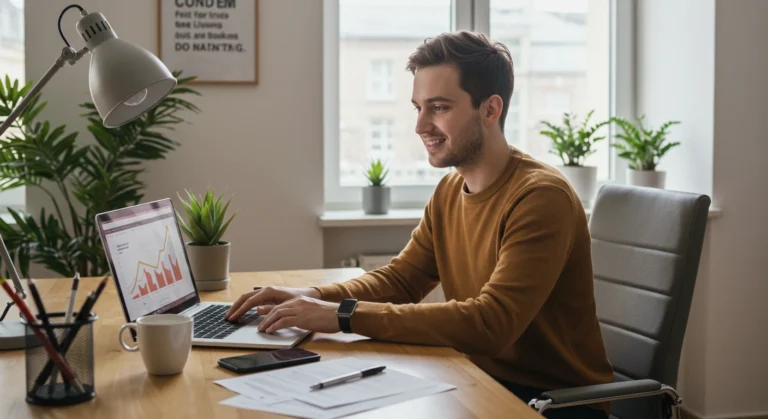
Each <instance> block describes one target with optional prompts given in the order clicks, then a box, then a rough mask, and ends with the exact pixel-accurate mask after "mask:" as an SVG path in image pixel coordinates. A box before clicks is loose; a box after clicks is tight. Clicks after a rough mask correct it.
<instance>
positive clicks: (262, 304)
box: [224, 287, 320, 321]
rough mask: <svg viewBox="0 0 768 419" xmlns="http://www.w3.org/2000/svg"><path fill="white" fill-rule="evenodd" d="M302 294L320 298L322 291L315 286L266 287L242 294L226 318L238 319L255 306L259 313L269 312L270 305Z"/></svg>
mask: <svg viewBox="0 0 768 419" xmlns="http://www.w3.org/2000/svg"><path fill="white" fill-rule="evenodd" d="M301 296H306V297H313V298H320V292H319V291H318V290H316V289H314V288H285V287H264V288H262V289H259V290H254V291H251V292H247V293H245V294H243V295H241V296H240V297H239V298H238V299H237V301H235V303H234V304H232V307H230V308H229V311H227V314H225V315H224V319H225V320H229V321H236V320H237V319H239V318H240V317H242V315H243V314H245V313H246V312H247V311H248V310H250V309H252V308H254V307H257V308H256V311H257V312H258V313H259V314H262V315H264V314H267V313H269V309H270V307H269V306H272V305H277V304H281V303H284V302H286V301H289V300H292V299H294V298H296V297H301Z"/></svg>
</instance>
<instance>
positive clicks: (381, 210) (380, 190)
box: [363, 186, 392, 215]
mask: <svg viewBox="0 0 768 419" xmlns="http://www.w3.org/2000/svg"><path fill="white" fill-rule="evenodd" d="M391 195H392V194H391V188H390V187H389V186H366V187H365V188H363V211H365V213H366V214H371V215H383V214H386V213H388V212H389V206H390V203H391V201H392V196H391Z"/></svg>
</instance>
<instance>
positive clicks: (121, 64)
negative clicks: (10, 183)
mask: <svg viewBox="0 0 768 419" xmlns="http://www.w3.org/2000/svg"><path fill="white" fill-rule="evenodd" d="M72 8H77V9H78V10H80V15H81V18H80V20H79V21H78V22H77V25H76V28H77V32H78V33H79V34H80V36H81V37H82V38H83V41H85V47H83V48H82V49H81V50H80V51H75V50H74V49H73V48H72V47H71V46H70V45H69V42H68V41H67V38H66V37H65V36H64V32H62V30H61V18H62V17H63V16H64V13H65V12H66V11H67V10H69V9H72ZM59 35H61V39H62V40H63V41H64V44H65V45H66V46H65V47H64V48H62V50H61V55H60V56H59V58H57V59H56V62H54V64H53V65H52V66H51V68H49V69H48V71H47V72H46V73H45V74H44V75H43V77H42V78H41V79H40V80H38V81H37V83H35V85H34V86H32V89H30V91H29V93H28V94H27V95H26V96H25V97H24V99H23V100H22V101H21V102H20V103H19V105H18V106H16V108H14V109H13V111H12V112H11V114H10V115H9V116H8V118H7V119H6V120H5V121H3V123H2V125H0V137H2V135H3V133H5V131H6V130H7V129H8V128H9V127H10V126H11V124H12V123H13V121H15V120H16V118H18V117H19V115H21V113H22V112H23V111H24V109H25V108H26V107H27V106H28V105H29V103H30V102H31V101H32V100H33V99H34V98H35V97H36V96H37V95H38V94H39V93H40V90H42V88H43V86H45V85H46V84H47V83H48V82H49V81H50V80H51V78H52V77H53V76H54V75H55V74H56V72H57V71H58V70H59V69H60V68H62V67H64V64H66V63H68V64H70V65H74V64H75V63H76V62H77V61H78V60H80V58H82V57H83V56H84V55H86V54H87V53H90V56H91V65H90V69H89V72H88V85H89V88H90V91H91V99H92V100H93V103H94V105H96V110H97V111H98V112H99V116H100V117H101V119H102V120H103V121H104V126H105V127H107V128H114V127H118V126H120V125H123V124H125V123H127V122H131V121H133V120H134V119H136V118H139V117H140V116H141V115H143V114H144V112H146V111H148V110H150V109H152V108H153V107H154V106H155V105H157V104H158V103H160V101H162V100H163V99H164V98H165V97H166V96H167V95H168V94H169V93H171V91H172V90H173V89H174V88H175V87H176V79H175V78H174V77H173V75H172V74H171V72H170V71H168V68H166V66H165V65H164V64H163V63H162V61H160V59H158V58H157V57H156V56H154V55H153V54H152V53H151V52H149V51H147V50H145V49H144V48H141V47H138V46H136V45H133V44H131V43H129V42H126V41H123V40H122V39H119V38H118V37H117V34H115V31H114V30H113V29H112V25H110V24H109V22H108V21H107V19H106V18H105V17H104V15H103V14H101V13H88V12H86V11H85V9H83V8H82V7H80V6H79V5H76V4H73V5H71V6H67V7H65V8H64V10H62V11H61V14H59ZM0 146H1V145H0ZM0 257H2V261H3V265H4V267H5V270H7V271H8V272H9V273H10V274H11V279H12V281H13V285H14V287H15V289H16V293H17V294H19V295H20V296H21V297H22V298H26V293H25V292H24V288H23V287H22V285H21V281H20V280H19V276H18V274H17V273H16V268H15V267H14V265H13V261H12V260H11V257H10V255H9V254H8V249H7V248H6V247H5V242H3V240H2V237H0ZM10 306H11V304H9V305H8V306H7V307H5V310H4V312H3V313H2V320H1V321H0V350H3V349H21V348H24V347H25V329H24V325H22V324H21V322H20V321H18V320H10V321H9V320H6V319H4V317H5V314H7V313H8V310H9V309H10Z"/></svg>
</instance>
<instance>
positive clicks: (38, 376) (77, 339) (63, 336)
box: [21, 313, 98, 406]
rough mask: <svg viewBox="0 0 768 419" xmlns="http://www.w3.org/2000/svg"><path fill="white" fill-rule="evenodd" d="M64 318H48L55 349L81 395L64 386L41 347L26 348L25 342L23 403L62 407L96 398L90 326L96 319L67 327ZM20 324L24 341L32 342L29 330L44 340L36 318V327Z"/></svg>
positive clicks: (71, 387)
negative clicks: (75, 379) (60, 353)
mask: <svg viewBox="0 0 768 419" xmlns="http://www.w3.org/2000/svg"><path fill="white" fill-rule="evenodd" d="M74 317H76V316H73V318H74ZM64 318H65V313H49V314H48V319H49V322H50V327H51V329H52V330H53V333H54V335H55V336H56V340H57V345H58V346H59V349H61V352H63V354H62V355H63V357H64V359H65V360H66V361H67V363H68V364H69V366H70V367H71V368H72V370H73V371H74V372H75V375H76V376H77V378H78V379H79V380H80V383H81V384H82V386H83V389H84V390H85V391H84V392H80V391H78V390H77V389H76V388H75V386H74V385H71V384H70V383H68V382H66V380H65V379H64V377H63V375H62V373H61V371H59V369H58V368H55V366H56V363H55V362H53V361H52V360H51V357H50V356H49V355H48V352H46V351H45V348H44V347H42V346H40V345H39V344H38V345H37V346H35V345H30V344H29V343H30V342H27V345H26V362H27V403H30V404H36V405H42V406H66V405H71V404H76V403H82V402H84V401H88V400H91V399H93V398H94V397H96V392H95V389H94V382H93V376H94V372H93V322H95V321H96V319H97V318H98V316H97V315H95V314H93V313H91V315H90V317H89V318H88V319H86V320H83V321H73V322H70V323H64ZM21 321H22V323H24V325H25V326H26V330H27V340H28V341H30V340H34V338H33V337H34V332H33V328H39V329H40V331H41V332H43V334H44V335H45V336H48V335H47V333H46V331H45V330H44V329H45V328H44V327H43V325H42V322H41V321H40V318H39V316H38V320H37V323H38V324H37V325H31V324H29V323H27V322H26V321H25V319H24V318H23V317H22V319H21ZM31 337H32V338H31ZM54 379H55V382H54V381H53V380H54Z"/></svg>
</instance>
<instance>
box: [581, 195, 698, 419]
mask: <svg viewBox="0 0 768 419" xmlns="http://www.w3.org/2000/svg"><path fill="white" fill-rule="evenodd" d="M710 203H711V200H710V198H709V197H708V196H706V195H699V194H691V193H685V192H674V191H668V190H663V189H653V188H641V187H633V186H624V185H604V186H603V187H602V188H600V191H599V192H598V195H597V198H596V200H595V205H594V207H593V210H592V215H591V217H590V220H589V230H590V234H591V236H592V260H593V269H594V275H595V284H594V285H595V299H596V304H597V314H598V318H599V320H600V326H601V329H602V333H603V339H604V341H605V346H606V350H607V352H608V357H609V359H610V361H611V363H612V365H613V368H614V376H615V379H616V381H626V380H634V379H643V378H651V379H654V380H657V381H659V382H662V383H664V384H667V385H670V386H675V385H676V383H677V370H678V363H679V360H680V351H681V348H682V344H683V336H684V334H685V327H686V323H687V322H688V312H689V309H690V307H691V298H692V296H693V288H694V284H695V283H696V275H697V272H698V267H699V259H700V257H701V248H702V245H703V242H704V232H705V230H706V225H707V216H708V212H709V205H710ZM612 405H613V408H612V412H613V413H614V414H617V416H619V417H621V418H633V417H638V418H640V417H642V418H653V417H658V411H657V410H658V400H655V401H650V402H649V401H648V400H644V401H642V400H639V399H638V400H635V401H629V402H614V403H613V404H612Z"/></svg>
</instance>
